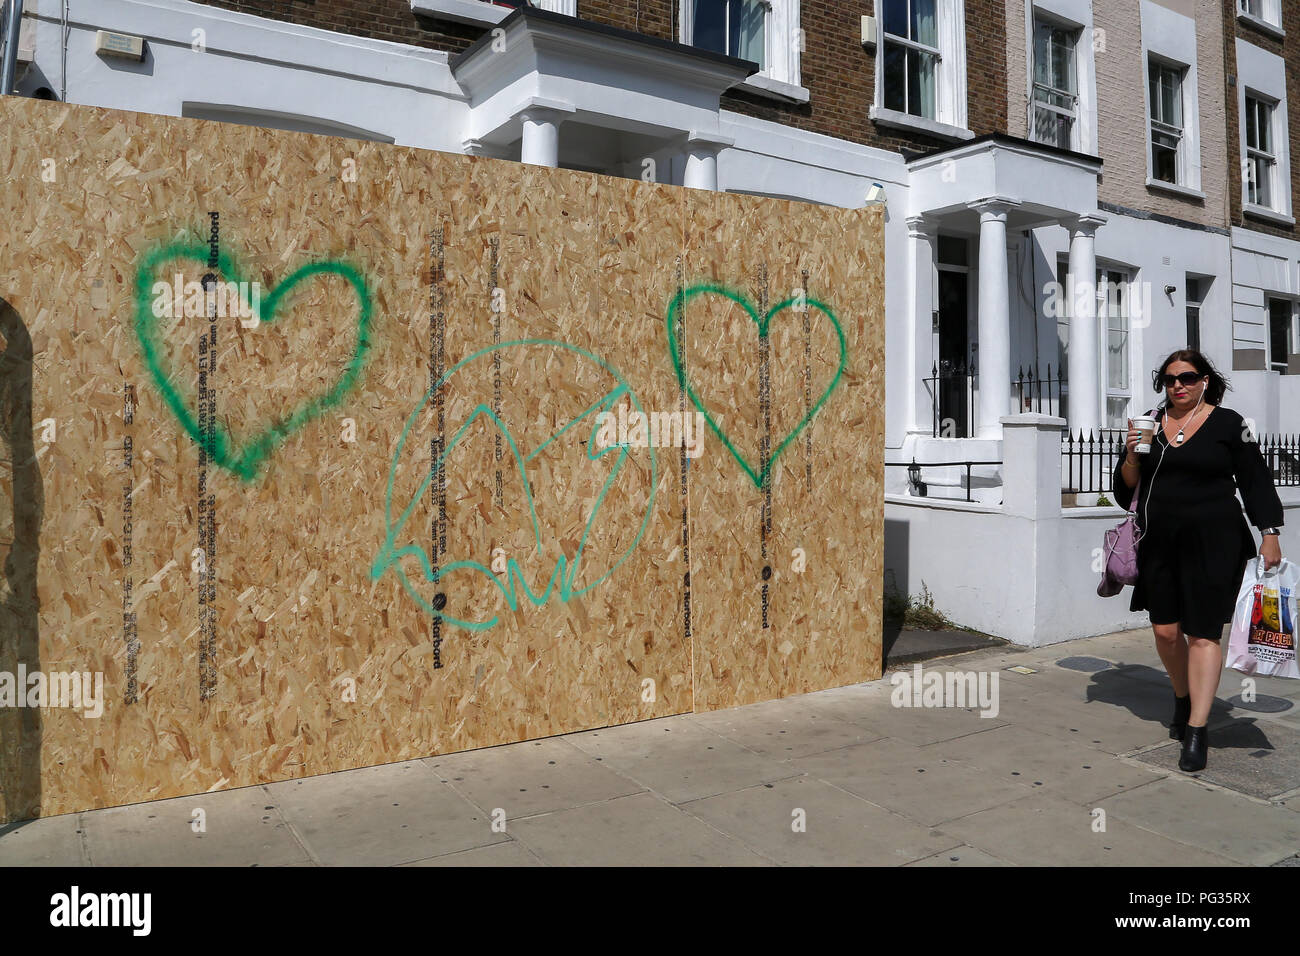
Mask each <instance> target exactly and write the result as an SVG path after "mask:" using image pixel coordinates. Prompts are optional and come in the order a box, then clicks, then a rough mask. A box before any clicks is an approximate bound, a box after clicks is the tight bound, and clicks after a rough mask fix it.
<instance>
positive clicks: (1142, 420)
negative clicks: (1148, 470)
mask: <svg viewBox="0 0 1300 956" xmlns="http://www.w3.org/2000/svg"><path fill="white" fill-rule="evenodd" d="M1133 427H1134V428H1136V429H1137V430H1138V440H1137V447H1136V448H1134V449H1133V450H1134V451H1136V452H1137V453H1138V454H1139V455H1146V454H1150V452H1151V440H1152V439H1153V438H1154V437H1155V434H1156V420H1155V419H1154V418H1152V417H1151V416H1150V415H1139V416H1138V417H1137V418H1135V419H1133Z"/></svg>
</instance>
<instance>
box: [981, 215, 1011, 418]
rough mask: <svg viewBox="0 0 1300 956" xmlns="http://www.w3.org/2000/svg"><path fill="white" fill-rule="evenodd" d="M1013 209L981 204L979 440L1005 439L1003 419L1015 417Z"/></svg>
mask: <svg viewBox="0 0 1300 956" xmlns="http://www.w3.org/2000/svg"><path fill="white" fill-rule="evenodd" d="M1014 205H1016V204H1015V203H1013V202H1011V201H1009V200H1005V199H990V200H986V201H984V202H982V203H978V204H976V206H975V209H977V210H978V211H979V214H980V274H979V285H980V289H979V351H978V353H977V354H978V356H979V358H978V362H979V379H978V381H979V392H980V394H979V410H978V412H977V415H976V435H977V436H978V437H979V438H1000V437H1002V417H1003V416H1004V415H1007V414H1009V413H1010V411H1011V299H1010V290H1009V288H1008V283H1007V213H1008V212H1009V211H1010V210H1011V208H1012V207H1013V206H1014Z"/></svg>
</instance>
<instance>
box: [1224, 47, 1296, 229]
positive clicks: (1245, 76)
mask: <svg viewBox="0 0 1300 956" xmlns="http://www.w3.org/2000/svg"><path fill="white" fill-rule="evenodd" d="M1236 44H1237V117H1238V120H1239V122H1238V123H1237V127H1238V150H1239V152H1238V156H1239V162H1240V175H1241V208H1242V212H1243V213H1245V214H1246V215H1247V216H1249V217H1252V218H1255V219H1259V220H1263V221H1265V222H1269V223H1275V224H1278V225H1284V226H1294V225H1295V219H1294V218H1293V216H1292V210H1291V155H1290V154H1291V142H1290V132H1289V130H1288V123H1287V115H1288V114H1287V101H1286V92H1287V91H1286V77H1287V70H1286V63H1285V61H1284V60H1283V59H1282V58H1281V57H1280V56H1276V55H1275V54H1272V53H1269V52H1268V51H1267V50H1263V49H1260V48H1259V47H1257V46H1255V45H1254V44H1251V43H1247V42H1245V41H1243V40H1241V39H1237V41H1236ZM1248 95H1249V96H1250V97H1252V98H1254V99H1259V100H1262V101H1264V102H1271V103H1272V104H1273V110H1272V114H1271V120H1272V122H1271V123H1270V133H1271V135H1272V147H1273V157H1274V158H1275V164H1274V166H1273V183H1272V186H1273V194H1272V197H1271V198H1272V202H1271V203H1270V204H1269V205H1268V206H1263V205H1257V204H1255V203H1252V202H1251V201H1250V199H1249V184H1248V181H1247V177H1248V176H1249V169H1250V167H1249V164H1248V162H1247V159H1248V157H1249V156H1250V152H1251V151H1250V150H1248V149H1247V146H1246V97H1247V96H1248Z"/></svg>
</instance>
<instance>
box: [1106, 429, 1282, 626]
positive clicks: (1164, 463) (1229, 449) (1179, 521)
mask: <svg viewBox="0 0 1300 956" xmlns="http://www.w3.org/2000/svg"><path fill="white" fill-rule="evenodd" d="M1200 414H1205V412H1204V411H1202V412H1201V413H1200ZM1156 418H1157V425H1156V432H1155V438H1154V439H1153V440H1152V443H1151V452H1150V454H1147V455H1142V456H1141V459H1142V461H1141V465H1140V474H1141V484H1140V485H1139V486H1138V490H1139V499H1138V505H1137V522H1138V527H1139V528H1141V529H1142V537H1141V539H1140V541H1139V544H1138V562H1137V563H1138V579H1137V584H1135V585H1134V586H1133V600H1132V602H1131V603H1130V604H1129V609H1130V610H1133V611H1150V612H1151V623H1152V624H1175V623H1181V624H1182V630H1183V633H1184V634H1187V635H1190V636H1192V637H1208V638H1210V639H1211V640H1216V641H1217V640H1219V638H1220V636H1221V635H1222V633H1223V626H1224V625H1225V624H1227V623H1228V622H1229V621H1231V620H1232V614H1233V610H1234V607H1235V605H1236V602H1237V592H1238V590H1239V589H1240V587H1241V580H1242V574H1243V573H1244V572H1245V570H1246V565H1247V564H1248V563H1249V562H1250V559H1251V558H1253V557H1255V553H1256V552H1255V538H1254V536H1253V535H1252V534H1251V531H1250V526H1249V525H1247V524H1246V519H1245V518H1244V517H1243V516H1242V513H1241V505H1240V504H1239V503H1238V501H1237V496H1236V494H1235V493H1234V479H1235V488H1236V489H1240V490H1241V497H1242V500H1243V501H1244V502H1245V504H1246V513H1247V514H1248V515H1249V516H1250V520H1251V522H1252V523H1253V524H1254V525H1255V526H1256V527H1257V528H1269V527H1278V526H1280V525H1281V524H1282V502H1281V500H1280V499H1279V498H1278V496H1277V490H1276V489H1275V488H1274V487H1273V476H1272V475H1271V474H1270V473H1269V470H1268V465H1267V464H1265V462H1264V456H1263V455H1261V454H1260V451H1259V445H1258V444H1256V443H1255V442H1254V441H1253V440H1251V441H1247V440H1246V439H1247V433H1246V426H1245V423H1244V421H1243V419H1242V417H1241V416H1240V415H1239V414H1237V413H1236V412H1234V411H1233V410H1232V409H1230V408H1224V407H1222V406H1214V407H1213V409H1212V410H1211V411H1210V413H1209V414H1208V416H1206V417H1205V419H1204V420H1203V421H1202V422H1201V425H1200V427H1199V428H1197V429H1196V432H1195V434H1193V435H1192V436H1190V437H1188V438H1185V439H1184V440H1183V444H1182V445H1175V444H1173V443H1172V442H1170V441H1169V440H1168V439H1167V438H1166V437H1165V434H1164V427H1163V425H1164V410H1163V409H1161V410H1160V412H1159V413H1157V416H1156ZM1123 463H1124V459H1123V457H1121V458H1120V462H1119V464H1118V465H1116V467H1115V474H1114V477H1113V482H1114V483H1113V487H1114V491H1115V500H1116V501H1117V502H1118V503H1119V504H1120V506H1121V507H1124V508H1127V507H1129V505H1130V503H1131V502H1132V500H1133V489H1132V488H1130V487H1129V486H1128V485H1126V484H1125V483H1124V479H1123V477H1122V476H1121V474H1120V469H1121V468H1122V467H1123Z"/></svg>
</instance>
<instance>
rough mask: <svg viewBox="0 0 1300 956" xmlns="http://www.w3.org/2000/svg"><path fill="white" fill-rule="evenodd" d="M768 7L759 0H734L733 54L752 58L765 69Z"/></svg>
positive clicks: (748, 58) (732, 15)
mask: <svg viewBox="0 0 1300 956" xmlns="http://www.w3.org/2000/svg"><path fill="white" fill-rule="evenodd" d="M766 26H767V9H766V8H765V7H764V6H763V4H762V3H760V2H759V0H733V2H732V8H731V32H732V37H731V48H732V49H731V55H732V56H738V57H740V58H741V59H742V60H752V61H753V62H755V63H757V64H758V67H759V69H760V70H761V69H765V68H766V67H767V64H766V63H765V62H764V59H765V54H766V52H767V51H766V49H765V47H766V42H765V40H766V33H765V27H766Z"/></svg>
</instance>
